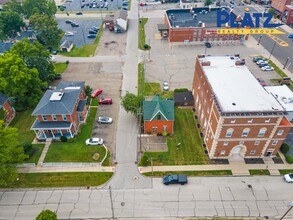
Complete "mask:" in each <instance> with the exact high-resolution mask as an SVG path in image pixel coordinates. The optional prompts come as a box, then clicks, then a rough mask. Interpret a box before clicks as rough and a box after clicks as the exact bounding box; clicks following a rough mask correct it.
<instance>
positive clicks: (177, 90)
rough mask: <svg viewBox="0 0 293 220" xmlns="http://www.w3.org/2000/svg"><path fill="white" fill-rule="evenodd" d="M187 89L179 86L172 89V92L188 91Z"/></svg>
mask: <svg viewBox="0 0 293 220" xmlns="http://www.w3.org/2000/svg"><path fill="white" fill-rule="evenodd" d="M188 91H189V90H188V89H187V88H179V89H174V93H179V92H188Z"/></svg>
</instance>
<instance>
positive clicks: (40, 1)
mask: <svg viewBox="0 0 293 220" xmlns="http://www.w3.org/2000/svg"><path fill="white" fill-rule="evenodd" d="M22 9H23V13H24V16H25V17H26V18H30V16H32V15H34V14H41V15H48V16H50V17H53V15H55V14H56V12H57V7H56V4H55V1H54V0H23V2H22Z"/></svg>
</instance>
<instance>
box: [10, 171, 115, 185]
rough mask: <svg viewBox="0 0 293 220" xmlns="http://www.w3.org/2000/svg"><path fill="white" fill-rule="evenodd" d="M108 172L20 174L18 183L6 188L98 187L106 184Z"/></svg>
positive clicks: (110, 174)
mask: <svg viewBox="0 0 293 220" xmlns="http://www.w3.org/2000/svg"><path fill="white" fill-rule="evenodd" d="M112 175H113V173H110V172H83V173H80V172H76V173H21V174H19V177H18V181H16V182H14V183H13V184H11V185H10V186H8V187H7V188H46V187H82V186H98V185H101V184H104V183H105V182H107V181H108V180H109V179H110V178H111V177H112Z"/></svg>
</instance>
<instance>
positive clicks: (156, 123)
mask: <svg viewBox="0 0 293 220" xmlns="http://www.w3.org/2000/svg"><path fill="white" fill-rule="evenodd" d="M173 123H174V122H173V121H165V120H153V121H144V133H150V134H153V127H157V133H163V132H164V130H163V126H164V125H166V126H167V133H169V134H172V133H173Z"/></svg>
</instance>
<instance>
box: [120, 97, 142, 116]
mask: <svg viewBox="0 0 293 220" xmlns="http://www.w3.org/2000/svg"><path fill="white" fill-rule="evenodd" d="M141 102H142V97H141V96H138V95H135V94H133V93H129V92H126V94H125V95H124V96H123V97H122V100H121V105H122V107H123V108H124V109H125V111H126V112H130V113H132V114H134V115H135V116H138V113H139V112H140V106H141Z"/></svg>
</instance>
